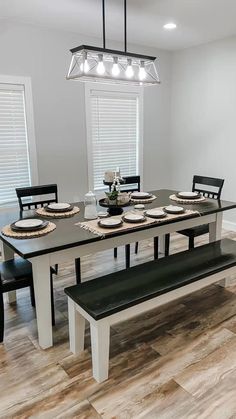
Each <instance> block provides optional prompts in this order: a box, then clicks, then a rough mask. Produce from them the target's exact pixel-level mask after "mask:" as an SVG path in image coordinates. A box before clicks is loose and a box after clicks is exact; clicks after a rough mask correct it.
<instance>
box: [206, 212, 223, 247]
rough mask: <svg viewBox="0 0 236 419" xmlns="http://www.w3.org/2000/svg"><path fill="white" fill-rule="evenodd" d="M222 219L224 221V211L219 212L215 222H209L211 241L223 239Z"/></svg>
mask: <svg viewBox="0 0 236 419" xmlns="http://www.w3.org/2000/svg"><path fill="white" fill-rule="evenodd" d="M222 221H223V213H222V212H217V213H216V220H215V222H213V223H210V224H209V241H210V243H212V242H215V241H216V240H220V239H221V233H222Z"/></svg>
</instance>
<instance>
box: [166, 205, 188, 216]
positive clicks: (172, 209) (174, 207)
mask: <svg viewBox="0 0 236 419" xmlns="http://www.w3.org/2000/svg"><path fill="white" fill-rule="evenodd" d="M165 210H166V212H170V213H172V214H178V213H180V212H183V211H184V208H183V207H179V206H177V205H168V206H167V207H165Z"/></svg>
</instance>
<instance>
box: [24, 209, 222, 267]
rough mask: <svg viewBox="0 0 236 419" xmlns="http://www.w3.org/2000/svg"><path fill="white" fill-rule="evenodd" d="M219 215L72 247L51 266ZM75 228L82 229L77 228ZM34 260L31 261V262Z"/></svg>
mask: <svg viewBox="0 0 236 419" xmlns="http://www.w3.org/2000/svg"><path fill="white" fill-rule="evenodd" d="M217 216H218V215H217V213H214V214H210V215H203V216H201V217H194V218H188V219H185V220H182V221H178V222H175V223H170V224H165V225H160V226H158V225H157V226H156V227H152V228H148V229H145V230H139V231H133V232H132V233H128V234H123V235H121V236H115V237H114V236H113V237H110V238H109V239H101V240H98V241H96V242H92V243H87V244H84V245H80V246H76V247H71V248H69V249H64V250H59V251H55V252H53V253H50V254H49V259H50V264H51V265H54V264H56V263H63V262H66V261H68V259H76V258H79V257H82V256H87V255H89V254H94V253H97V252H101V251H103V250H108V249H113V248H114V247H119V246H124V245H126V244H130V243H135V242H136V241H141V240H146V239H151V238H153V237H156V236H163V235H165V234H168V233H174V232H176V231H179V230H184V229H186V228H191V227H196V226H199V225H202V224H211V223H216V222H217ZM75 228H80V227H78V226H75ZM32 260H33V258H32V259H31V261H32Z"/></svg>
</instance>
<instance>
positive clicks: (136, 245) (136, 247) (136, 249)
mask: <svg viewBox="0 0 236 419" xmlns="http://www.w3.org/2000/svg"><path fill="white" fill-rule="evenodd" d="M134 251H135V254H136V255H137V253H138V242H136V243H135V249H134Z"/></svg>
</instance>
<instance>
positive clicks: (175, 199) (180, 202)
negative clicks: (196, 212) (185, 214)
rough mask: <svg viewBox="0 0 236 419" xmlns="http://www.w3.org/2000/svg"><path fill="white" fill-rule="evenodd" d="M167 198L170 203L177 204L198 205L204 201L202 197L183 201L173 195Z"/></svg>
mask: <svg viewBox="0 0 236 419" xmlns="http://www.w3.org/2000/svg"><path fill="white" fill-rule="evenodd" d="M169 198H170V199H171V201H175V202H178V203H179V204H199V203H200V202H203V201H205V200H206V198H205V197H204V196H201V198H197V199H184V198H178V196H176V195H175V194H173V195H170V196H169Z"/></svg>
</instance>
